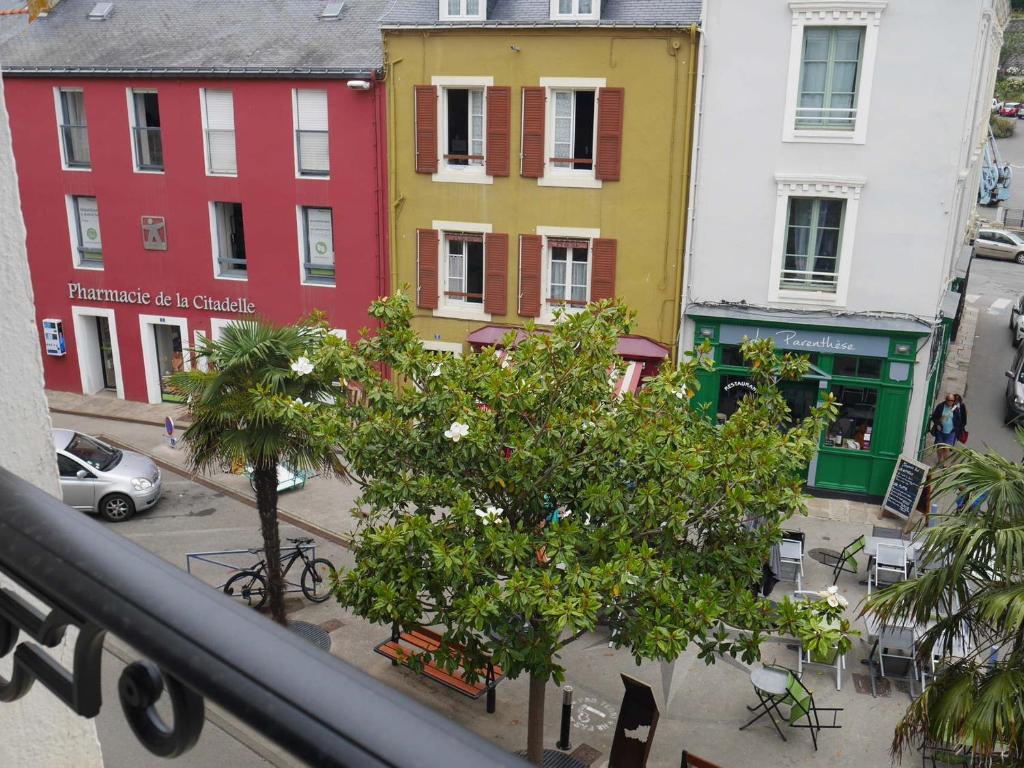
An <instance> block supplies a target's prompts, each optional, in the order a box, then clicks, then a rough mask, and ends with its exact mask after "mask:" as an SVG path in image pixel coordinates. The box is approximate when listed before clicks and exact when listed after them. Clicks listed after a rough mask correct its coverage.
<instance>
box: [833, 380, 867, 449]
mask: <svg viewBox="0 0 1024 768" xmlns="http://www.w3.org/2000/svg"><path fill="white" fill-rule="evenodd" d="M832 396H833V397H834V398H835V400H836V405H837V406H838V407H839V415H838V416H837V417H836V420H835V421H833V422H832V424H830V425H829V428H828V432H827V433H826V437H825V445H827V446H830V447H832V448H844V449H847V450H851V451H867V450H870V449H871V433H872V431H873V430H874V426H875V409H876V407H877V403H878V390H876V389H873V388H871V387H845V386H838V385H834V386H833V387H832Z"/></svg>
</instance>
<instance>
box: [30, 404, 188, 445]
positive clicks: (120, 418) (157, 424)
mask: <svg viewBox="0 0 1024 768" xmlns="http://www.w3.org/2000/svg"><path fill="white" fill-rule="evenodd" d="M49 411H50V413H62V414H64V415H65V416H80V417H82V418H83V419H102V420H104V421H120V422H123V423H125V424H144V425H145V426H147V427H163V425H164V423H163V422H162V421H152V420H150V419H135V418H132V417H131V416H111V415H109V414H106V413H91V412H90V411H72V410H70V409H69V408H50V409H49ZM174 426H175V427H181V428H182V429H185V428H187V427H188V426H189V424H188V423H181V424H179V423H177V422H175V424H174ZM133 450H134V449H133Z"/></svg>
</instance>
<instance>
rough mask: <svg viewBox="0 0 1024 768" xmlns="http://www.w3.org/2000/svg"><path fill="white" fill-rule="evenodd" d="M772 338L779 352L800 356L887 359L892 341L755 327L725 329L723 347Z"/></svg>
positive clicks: (847, 334)
mask: <svg viewBox="0 0 1024 768" xmlns="http://www.w3.org/2000/svg"><path fill="white" fill-rule="evenodd" d="M766 337H767V338H770V339H773V340H774V341H775V346H776V348H777V349H793V350H797V351H800V352H825V353H832V354H837V355H863V356H865V357H888V355H889V339H888V337H886V336H868V335H867V334H860V333H842V332H836V331H818V330H815V329H813V328H806V329H804V328H799V329H798V328H766V327H764V326H756V325H733V324H731V323H727V324H724V325H722V328H721V331H720V332H719V336H718V340H719V343H720V344H740V343H742V341H743V340H744V339H763V338H766Z"/></svg>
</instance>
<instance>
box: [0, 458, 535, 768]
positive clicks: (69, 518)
mask: <svg viewBox="0 0 1024 768" xmlns="http://www.w3.org/2000/svg"><path fill="white" fill-rule="evenodd" d="M0 572H3V573H4V574H5V575H7V576H9V577H10V578H11V579H13V580H14V581H15V582H16V583H17V584H19V585H20V586H22V587H23V588H24V589H26V590H27V591H29V592H31V593H33V594H34V595H35V596H36V597H38V598H39V599H40V600H42V601H43V602H44V603H46V604H47V606H48V607H49V610H48V612H40V611H38V610H36V609H35V608H33V607H32V606H30V605H29V604H28V603H27V602H25V601H24V600H22V599H21V598H20V597H18V595H16V594H15V593H14V592H13V591H11V590H0V658H3V657H6V656H7V655H9V654H11V653H13V655H14V665H13V673H12V677H11V679H10V680H5V679H3V678H0V707H2V706H3V703H2V702H8V701H14V700H16V699H18V698H20V697H21V696H22V695H24V694H25V693H27V692H28V690H29V689H30V688H31V687H32V685H33V683H34V682H39V683H41V684H43V685H44V686H46V687H47V688H49V689H50V691H51V692H52V693H53V694H54V695H56V696H58V697H59V698H60V699H61V700H62V701H63V702H64V703H65V704H66V705H67V706H68V707H69V708H71V709H72V710H73V711H75V712H77V713H78V714H80V715H82V716H84V717H94V716H95V715H96V714H97V713H98V712H99V709H100V706H101V697H100V663H101V659H102V647H103V638H104V635H105V634H106V632H110V633H111V634H113V635H116V636H117V637H119V638H121V639H122V640H123V641H124V642H126V643H127V644H129V645H130V646H132V647H133V648H134V649H135V650H136V651H138V652H139V653H140V654H141V655H142V656H143V657H144V658H145V659H147V660H148V661H140V662H135V663H133V664H130V665H129V666H128V667H126V668H125V669H124V671H123V672H122V674H121V678H120V681H119V685H118V690H119V694H120V700H121V707H122V709H123V711H124V715H125V719H126V720H127V721H128V724H129V725H130V726H131V727H132V730H133V731H134V732H135V735H136V737H137V738H138V739H139V741H140V742H141V743H142V744H143V745H144V746H146V747H147V748H148V749H149V750H150V751H151V752H153V753H154V754H158V755H161V756H164V757H175V756H177V755H180V754H182V753H183V752H185V751H187V750H188V749H189V748H191V746H192V745H194V744H195V742H196V741H197V740H198V738H199V736H200V731H201V729H202V725H203V722H204V716H203V709H204V700H205V699H209V700H210V701H211V702H214V703H216V704H218V705H219V706H221V707H223V708H224V709H225V710H227V711H228V712H230V713H231V714H232V715H234V716H235V717H237V718H238V719H239V720H241V721H243V722H245V723H247V724H248V725H250V726H252V727H253V728H255V729H258V731H259V732H260V733H261V734H263V735H264V736H266V737H267V738H269V739H270V740H272V741H274V742H275V743H277V744H278V745H280V746H281V747H282V748H284V749H285V750H287V751H288V752H290V753H292V754H293V755H294V756H295V757H297V758H299V759H301V760H304V761H306V762H308V763H309V764H311V765H317V766H413V765H444V766H467V767H468V766H481V765H487V766H522V765H524V763H522V762H521V761H520V760H519V758H517V757H515V756H514V755H511V754H509V753H506V752H504V751H502V750H501V749H499V748H498V747H497V746H495V745H493V744H491V743H490V742H487V741H485V740H484V739H482V738H480V737H478V736H476V735H474V734H472V733H470V732H468V731H466V730H464V729H463V728H461V727H460V726H458V725H456V724H455V723H452V722H451V721H450V720H447V719H446V718H444V717H442V716H440V715H438V714H437V713H435V712H433V711H431V710H429V709H427V708H426V707H424V706H422V705H420V704H417V703H416V702H413V701H411V700H410V699H408V698H406V697H405V696H403V695H402V694H400V693H398V692H397V691H394V690H392V689H390V688H388V687H387V686H385V685H383V684H382V683H379V682H377V681H376V680H374V679H372V678H371V677H369V676H368V675H366V674H365V673H363V672H361V671H359V670H358V669H355V668H354V667H352V666H350V665H349V664H346V663H345V662H343V661H341V660H340V659H338V658H335V657H333V656H331V655H330V654H328V653H325V652H323V651H320V650H318V649H316V648H315V647H313V646H311V645H310V644H309V643H307V642H306V641H304V640H302V639H301V638H299V637H297V636H295V635H293V634H292V633H290V632H288V631H287V630H285V629H284V628H282V627H279V626H277V625H276V624H273V623H271V622H270V621H269V620H267V619H266V618H264V617H262V616H260V615H259V614H257V613H255V612H253V611H251V610H249V609H247V608H244V607H243V606H241V605H236V604H235V603H234V602H233V601H232V600H231V599H230V598H228V597H226V596H225V595H223V594H221V593H220V592H217V591H215V590H213V589H211V588H210V587H208V586H206V585H205V584H203V583H202V582H200V581H198V580H197V579H194V578H193V577H191V576H189V575H188V574H186V573H184V572H183V571H180V570H178V569H177V568H175V567H174V566H172V565H171V564H169V563H167V562H165V561H164V560H162V559H160V558H159V557H157V556H156V555H154V554H152V553H150V552H148V551H146V550H144V549H142V548H141V547H139V546H137V545H136V544H134V543H133V542H131V541H128V540H127V539H125V538H123V537H121V536H119V535H118V534H116V533H113V532H112V531H110V530H109V529H107V528H106V527H105V526H103V525H101V524H100V523H99V522H97V521H96V520H93V519H90V518H89V517H87V516H86V515H83V514H80V513H77V512H74V511H73V510H71V509H70V508H69V507H66V506H65V505H64V504H62V503H61V502H59V501H58V500H56V499H54V498H53V497H51V496H49V495H47V494H45V493H43V492H42V491H40V490H39V489H37V488H35V487H34V486H32V485H30V484H29V483H27V482H25V481H24V480H21V479H20V478H18V477H16V476H15V475H13V474H11V473H10V472H8V471H7V470H5V469H2V468H0ZM69 626H74V627H78V628H79V633H78V637H77V640H76V643H75V653H74V668H73V669H70V670H68V669H64V668H63V667H61V666H60V665H59V664H57V662H56V661H55V660H54V658H53V657H52V656H50V655H49V654H47V653H46V652H45V651H44V650H43V648H42V647H40V646H48V647H54V646H56V645H58V644H59V643H60V642H61V640H62V638H63V636H64V632H65V629H66V628H67V627H69ZM20 634H23V635H25V636H26V637H24V638H22V637H20ZM161 691H162V692H163V695H164V696H167V697H168V698H169V699H170V701H171V704H172V708H173V714H174V717H173V723H172V724H170V725H168V724H166V723H165V722H164V721H163V720H162V719H161V718H160V716H159V715H158V714H157V712H156V709H155V707H154V703H155V701H156V700H157V699H158V698H160V696H161Z"/></svg>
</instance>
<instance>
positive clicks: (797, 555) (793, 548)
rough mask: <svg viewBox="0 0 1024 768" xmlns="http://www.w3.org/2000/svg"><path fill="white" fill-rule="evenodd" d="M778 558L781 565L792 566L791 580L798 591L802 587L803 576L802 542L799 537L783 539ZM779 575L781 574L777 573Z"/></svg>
mask: <svg viewBox="0 0 1024 768" xmlns="http://www.w3.org/2000/svg"><path fill="white" fill-rule="evenodd" d="M779 560H780V561H781V563H782V565H783V566H787V565H790V566H793V571H794V576H793V581H795V582H796V588H797V591H798V592H799V591H800V590H801V589H802V588H803V582H802V579H803V576H804V543H803V542H802V541H800V540H799V539H783V540H782V543H781V544H780V545H779ZM779 575H780V576H781V575H782V574H779Z"/></svg>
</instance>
